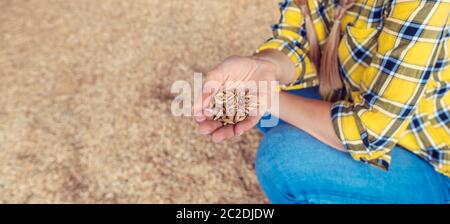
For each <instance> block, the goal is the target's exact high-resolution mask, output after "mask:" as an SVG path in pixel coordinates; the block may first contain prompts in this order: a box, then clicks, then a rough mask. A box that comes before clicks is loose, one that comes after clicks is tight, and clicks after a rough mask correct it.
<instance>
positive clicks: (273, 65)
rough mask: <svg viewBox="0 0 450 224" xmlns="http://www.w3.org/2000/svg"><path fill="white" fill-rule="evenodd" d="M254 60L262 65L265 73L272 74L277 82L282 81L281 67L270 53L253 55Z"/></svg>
mask: <svg viewBox="0 0 450 224" xmlns="http://www.w3.org/2000/svg"><path fill="white" fill-rule="evenodd" d="M253 58H254V59H255V60H257V61H258V62H259V63H260V65H261V68H262V69H263V71H265V73H269V74H272V75H273V77H274V79H275V80H277V81H280V80H281V74H282V72H281V66H280V64H279V63H278V62H277V59H276V58H274V57H273V56H271V54H270V52H268V51H263V52H261V53H258V54H255V55H253Z"/></svg>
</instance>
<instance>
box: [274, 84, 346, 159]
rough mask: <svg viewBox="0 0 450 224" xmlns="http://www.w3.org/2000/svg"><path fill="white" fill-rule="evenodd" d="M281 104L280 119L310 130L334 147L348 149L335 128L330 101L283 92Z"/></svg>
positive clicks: (316, 136) (313, 134) (304, 129)
mask: <svg viewBox="0 0 450 224" xmlns="http://www.w3.org/2000/svg"><path fill="white" fill-rule="evenodd" d="M279 105H280V108H279V112H278V113H279V114H278V117H279V118H280V119H282V120H284V121H286V122H287V123H289V124H291V125H293V126H295V127H297V128H300V129H302V130H303V131H305V132H308V133H309V134H310V135H312V136H314V137H315V138H317V139H319V140H320V141H322V142H324V143H325V144H327V145H330V146H331V147H333V148H336V149H338V150H340V151H346V149H345V147H344V146H343V145H342V143H341V142H340V141H339V139H338V137H337V135H336V132H335V131H334V128H333V123H332V120H331V103H330V102H326V101H321V100H315V99H309V98H305V97H300V96H295V95H292V94H289V93H286V92H281V93H280V104H279Z"/></svg>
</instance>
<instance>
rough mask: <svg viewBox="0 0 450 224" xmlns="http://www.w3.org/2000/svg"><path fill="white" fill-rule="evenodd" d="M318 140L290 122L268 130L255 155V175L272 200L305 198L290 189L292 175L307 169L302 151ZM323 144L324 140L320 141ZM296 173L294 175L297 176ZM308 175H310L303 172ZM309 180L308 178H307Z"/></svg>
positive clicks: (281, 201)
mask: <svg viewBox="0 0 450 224" xmlns="http://www.w3.org/2000/svg"><path fill="white" fill-rule="evenodd" d="M314 141H318V140H316V139H315V138H313V137H312V136H310V135H309V134H307V133H305V132H303V131H302V130H300V129H297V128H295V127H293V126H291V125H288V124H283V125H281V126H277V127H275V128H273V129H271V130H270V131H269V132H267V133H266V134H265V136H264V138H263V139H262V141H261V143H260V146H259V149H258V152H257V155H256V161H255V163H256V175H257V177H258V180H259V182H260V185H261V188H262V189H263V191H264V192H265V193H266V195H267V197H268V198H269V199H270V200H271V202H272V203H282V204H284V203H302V201H303V200H306V199H304V198H302V197H301V196H299V195H296V194H295V193H294V191H297V190H298V188H299V187H302V186H295V187H296V188H297V189H295V190H294V191H293V190H291V188H292V186H289V185H290V184H291V181H290V179H291V177H292V176H294V175H291V173H292V172H295V173H296V174H297V175H298V174H299V173H302V172H305V173H307V172H308V169H311V167H308V164H311V163H313V162H307V161H306V160H308V159H314V158H313V157H309V156H304V157H303V154H302V153H301V151H309V149H308V148H309V145H311V143H312V142H314ZM320 144H322V143H320ZM297 175H295V176H297ZM302 176H304V177H305V178H307V175H302ZM305 181H306V182H308V180H305Z"/></svg>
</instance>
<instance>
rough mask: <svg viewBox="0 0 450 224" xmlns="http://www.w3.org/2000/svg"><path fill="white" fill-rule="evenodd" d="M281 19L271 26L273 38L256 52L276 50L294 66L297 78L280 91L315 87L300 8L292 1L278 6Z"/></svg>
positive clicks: (315, 77)
mask: <svg viewBox="0 0 450 224" xmlns="http://www.w3.org/2000/svg"><path fill="white" fill-rule="evenodd" d="M279 7H280V12H281V18H280V21H279V23H277V24H274V25H272V30H273V37H271V38H270V39H269V40H268V41H267V42H266V43H264V44H263V45H261V46H260V47H259V49H258V51H257V52H261V51H263V50H266V49H276V50H279V51H281V52H283V53H285V54H286V55H287V56H288V57H289V58H290V59H291V61H292V62H293V63H294V64H295V66H296V73H297V78H296V80H294V81H293V82H292V83H290V84H288V85H285V86H282V87H281V88H282V89H286V90H288V89H299V88H306V87H311V86H314V85H317V76H316V74H315V71H314V70H313V66H311V62H310V60H309V58H308V56H307V53H308V51H309V43H308V42H307V39H306V31H305V29H304V25H303V24H304V21H303V17H302V13H301V12H300V8H299V7H298V6H297V5H296V3H295V2H294V1H293V0H283V1H281V2H280V4H279Z"/></svg>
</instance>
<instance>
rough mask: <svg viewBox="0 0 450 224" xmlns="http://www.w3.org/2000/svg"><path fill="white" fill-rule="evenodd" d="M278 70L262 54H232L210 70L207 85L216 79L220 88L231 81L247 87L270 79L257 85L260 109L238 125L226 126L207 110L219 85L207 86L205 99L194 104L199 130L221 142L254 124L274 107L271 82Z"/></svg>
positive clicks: (204, 93) (226, 86)
mask: <svg viewBox="0 0 450 224" xmlns="http://www.w3.org/2000/svg"><path fill="white" fill-rule="evenodd" d="M277 70H278V69H277V66H276V65H275V63H272V62H271V61H270V60H266V59H264V58H261V57H253V56H252V57H242V56H232V57H229V58H227V59H226V60H225V61H223V62H222V63H221V64H219V65H218V66H217V67H216V68H214V69H213V70H212V71H210V72H208V73H207V75H206V79H205V82H204V83H203V84H204V86H203V87H205V86H206V85H207V84H208V82H209V83H211V82H214V83H216V84H218V85H220V86H219V88H222V89H225V88H228V87H229V86H228V85H229V84H230V83H231V84H232V85H234V84H236V83H237V84H239V85H240V86H244V88H247V87H249V86H252V87H254V86H255V85H254V84H255V83H256V84H259V82H260V81H266V82H267V83H266V85H265V87H263V88H261V86H259V85H257V88H256V95H257V104H258V108H257V110H258V111H256V113H252V114H251V116H248V117H247V118H246V119H245V120H243V121H241V122H239V123H237V124H235V125H226V126H223V125H222V123H221V122H219V121H214V120H213V119H212V118H211V116H210V115H209V114H207V113H206V111H205V109H206V108H207V107H208V105H209V101H210V100H211V97H213V96H214V95H215V94H216V93H217V91H219V89H218V88H215V89H214V90H212V91H209V90H208V88H203V92H202V94H201V96H200V97H201V99H200V100H198V101H197V102H198V103H197V104H195V105H194V107H193V112H194V117H195V120H196V121H197V123H198V133H199V134H202V135H209V136H211V138H212V140H213V141H214V142H215V143H219V142H222V141H224V140H227V139H230V138H233V137H235V136H239V135H241V134H243V133H244V132H246V131H248V130H250V129H251V128H253V127H254V126H255V125H256V124H257V123H258V121H259V120H260V118H261V117H262V115H263V114H264V113H265V112H266V110H267V109H268V108H269V107H270V99H271V98H272V94H273V92H274V90H273V89H272V88H271V86H272V85H271V82H272V81H275V80H276V79H277V75H278V74H277V73H278V71H277Z"/></svg>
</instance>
